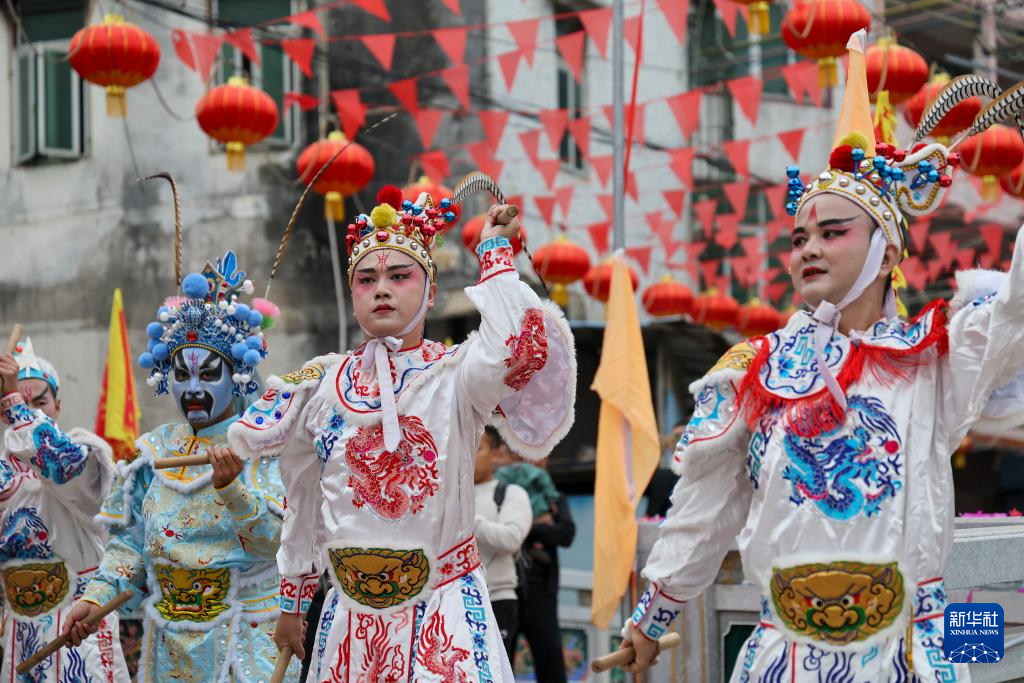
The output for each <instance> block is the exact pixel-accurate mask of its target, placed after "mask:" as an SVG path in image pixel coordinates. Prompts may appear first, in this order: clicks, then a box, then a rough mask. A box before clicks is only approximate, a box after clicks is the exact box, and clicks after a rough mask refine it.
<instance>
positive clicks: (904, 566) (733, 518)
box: [627, 31, 1024, 683]
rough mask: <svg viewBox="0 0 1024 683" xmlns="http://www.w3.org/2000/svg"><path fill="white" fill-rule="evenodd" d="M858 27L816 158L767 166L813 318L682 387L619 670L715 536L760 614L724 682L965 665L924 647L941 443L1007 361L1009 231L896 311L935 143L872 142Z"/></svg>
mask: <svg viewBox="0 0 1024 683" xmlns="http://www.w3.org/2000/svg"><path fill="white" fill-rule="evenodd" d="M863 33H864V32H863V31H861V32H859V33H858V34H855V35H854V36H853V37H852V38H851V41H850V45H849V47H850V66H849V71H850V73H849V76H848V78H847V92H846V99H845V100H844V102H843V116H842V118H841V120H840V127H839V131H837V135H836V143H835V144H836V146H835V148H834V150H833V151H832V154H831V157H830V159H829V165H828V167H827V168H826V169H825V170H824V171H823V172H822V173H821V174H820V175H818V176H817V177H816V178H814V179H813V180H812V181H811V182H810V184H809V185H808V186H807V187H806V188H805V187H804V186H803V183H802V182H801V181H800V180H799V170H798V169H795V168H790V169H789V171H788V175H789V177H790V178H791V181H790V202H789V204H788V205H787V209H788V211H789V212H790V214H791V215H795V226H794V229H793V233H792V240H793V252H792V256H791V263H790V268H791V275H792V278H793V282H794V285H795V287H796V289H797V291H798V292H799V293H800V294H801V295H802V297H803V299H804V301H806V302H807V303H808V304H809V305H810V307H811V308H812V310H813V313H807V312H798V313H796V314H795V315H794V316H793V317H792V318H791V319H790V320H789V322H788V323H787V324H786V326H785V327H784V328H782V329H780V330H778V331H776V332H773V333H772V334H769V335H767V336H764V337H756V338H753V339H751V340H748V341H746V342H744V343H742V344H739V345H737V346H736V347H734V348H733V349H732V350H730V351H729V352H728V353H727V354H726V355H725V356H724V357H723V358H722V359H721V360H720V361H719V362H718V363H717V364H716V365H715V366H714V367H713V368H712V369H711V371H710V372H709V373H708V374H707V375H706V376H705V377H704V378H703V379H701V380H699V381H698V382H695V383H694V384H693V385H692V386H691V391H692V392H693V394H694V396H695V398H696V407H695V409H694V415H693V418H692V419H691V421H690V423H689V426H688V427H687V429H686V432H685V433H684V435H683V437H682V438H681V440H680V442H679V446H678V448H677V450H676V454H675V458H674V462H673V468H674V469H675V471H676V472H677V473H678V474H679V475H680V476H681V479H680V481H679V483H678V485H677V486H676V489H675V491H674V493H673V498H672V501H673V507H672V509H671V511H670V512H669V515H668V518H667V519H666V521H665V522H664V524H662V526H661V529H660V534H659V540H658V541H657V543H656V544H655V546H654V548H653V550H652V553H651V556H650V559H649V561H648V563H647V566H646V567H645V568H644V570H643V576H644V577H645V578H646V579H648V580H649V581H650V585H649V588H648V590H647V592H646V593H645V595H644V596H643V598H642V599H641V601H640V603H639V605H638V606H637V608H636V610H635V612H634V614H633V617H632V619H631V624H630V627H629V628H628V630H627V640H628V641H630V642H631V643H632V644H633V645H634V646H635V649H636V661H635V662H634V664H632V665H631V666H629V667H627V670H629V671H637V670H641V669H643V668H645V667H646V666H648V665H649V664H650V663H651V661H652V660H653V657H654V654H655V653H656V646H655V644H654V640H655V639H656V638H657V637H658V636H660V635H661V634H663V633H665V632H666V631H667V630H668V629H669V628H670V627H671V624H672V622H673V620H674V619H675V617H676V616H677V615H678V614H679V612H680V608H681V606H682V604H683V602H684V601H686V600H690V599H692V598H694V597H696V596H697V595H699V594H700V593H701V592H703V591H704V590H705V589H706V588H707V587H708V586H709V585H710V584H711V583H712V581H714V579H715V576H716V574H717V572H718V568H719V566H720V564H721V561H722V558H723V556H724V555H725V553H726V551H727V550H728V548H729V546H730V545H731V543H732V542H733V541H734V539H735V540H737V541H738V544H739V549H740V554H741V556H742V559H743V568H744V574H745V576H746V577H747V579H749V580H750V581H752V582H753V583H754V584H755V585H756V586H758V587H759V588H760V589H761V593H762V603H761V604H762V607H761V621H760V625H759V626H758V627H757V628H756V629H755V630H754V632H753V634H752V635H751V636H750V638H749V639H748V640H747V643H746V646H745V648H744V649H743V651H742V652H741V654H740V656H739V659H738V661H737V662H736V667H735V669H734V673H733V677H732V680H733V681H734V682H746V681H786V682H790V681H799V682H801V683H810V682H811V681H813V682H814V683H822V682H824V681H829V682H832V681H834V682H837V683H838V682H839V681H842V682H843V683H883V682H886V681H942V682H948V681H961V682H962V681H967V680H968V673H967V668H966V666H964V665H960V664H957V665H954V664H952V663H950V662H948V661H946V660H945V659H944V656H943V651H942V645H943V633H944V627H943V610H944V608H945V605H946V595H945V591H944V589H943V582H942V575H943V570H944V567H945V564H946V560H947V558H948V557H949V552H950V548H951V546H952V542H953V527H954V519H953V477H952V470H951V466H950V455H951V454H952V453H953V451H954V449H955V448H956V447H957V446H958V444H959V443H960V441H961V439H962V438H963V437H964V435H965V434H966V433H967V431H968V430H969V429H970V427H971V426H972V425H973V424H974V423H975V422H976V421H977V420H979V418H982V417H984V413H985V411H986V406H987V405H988V403H989V399H990V397H991V396H992V395H993V392H994V391H995V390H997V389H998V388H999V387H1000V385H1003V384H1005V383H1006V381H1007V378H1010V377H1013V376H1014V375H1015V374H1016V373H1018V372H1019V371H1020V369H1021V367H1022V366H1024V239H1022V238H1021V236H1020V235H1019V234H1018V237H1017V245H1016V250H1015V253H1014V258H1013V262H1012V265H1011V268H1010V272H1009V274H1008V275H1007V274H990V273H984V272H982V273H978V272H971V273H962V274H960V276H958V280H960V284H961V287H960V292H959V294H958V296H957V300H955V301H954V302H953V304H952V305H951V306H950V305H947V304H946V302H943V301H936V302H934V303H932V304H930V305H929V306H927V307H926V308H925V309H924V310H923V311H922V312H921V313H920V314H919V315H918V316H917V317H916V318H914V319H913V320H910V321H904V320H901V319H900V318H899V317H898V316H897V315H896V305H895V297H894V294H893V290H892V288H891V286H890V274H891V272H892V271H893V269H894V267H895V266H896V265H897V263H898V262H899V260H900V259H901V258H902V256H903V254H904V250H905V248H906V222H905V220H904V215H907V214H925V213H927V212H929V211H931V210H934V209H935V208H936V207H937V206H938V204H939V200H940V198H941V195H942V193H943V191H944V189H945V188H946V187H948V186H949V184H950V182H951V179H950V176H949V175H948V173H950V171H949V168H948V167H949V166H950V165H953V164H955V163H956V157H954V156H952V155H950V154H949V153H948V151H947V149H946V148H945V147H944V146H943V145H941V144H927V145H919V146H916V147H914V148H913V149H912V150H911V151H910V152H904V151H901V150H896V149H895V148H894V147H893V146H892V145H887V144H883V143H880V144H877V145H876V143H875V139H874V131H873V129H872V122H871V118H870V110H869V106H868V99H867V97H868V96H867V87H866V78H865V75H864V54H863V50H864V42H863V41H864V35H863ZM954 95H956V93H954ZM965 96H966V94H965ZM940 99H941V98H940ZM932 113H934V112H932ZM933 118H934V117H932V116H931V113H930V114H928V115H926V116H925V117H924V119H923V124H922V125H927V123H928V122H929V121H931V120H933ZM927 132H928V130H919V131H918V134H919V137H921V136H923V135H924V134H926V133H927ZM1018 395H1019V394H1018ZM1021 405H1022V404H1021V402H1020V401H1019V400H1017V401H1016V402H1015V403H1014V401H1012V400H1009V401H1003V402H1002V404H1001V405H1000V406H999V412H1000V415H999V416H1000V417H1001V418H1003V419H1006V420H1011V421H1012V420H1015V419H1018V420H1024V415H1022V413H1021V412H1020V408H1021Z"/></svg>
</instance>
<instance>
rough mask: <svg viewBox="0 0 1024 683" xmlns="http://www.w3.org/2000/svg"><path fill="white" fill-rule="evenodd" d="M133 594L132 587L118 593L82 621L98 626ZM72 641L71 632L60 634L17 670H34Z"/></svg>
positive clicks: (20, 671)
mask: <svg viewBox="0 0 1024 683" xmlns="http://www.w3.org/2000/svg"><path fill="white" fill-rule="evenodd" d="M133 595H135V591H133V590H130V589H129V590H126V591H125V592H124V593H121V594H120V595H118V596H117V597H116V598H114V599H113V600H111V601H110V602H108V603H106V604H104V605H102V606H101V607H100V611H99V612H97V613H96V614H94V615H93V616H91V617H89V618H88V619H83V620H82V623H83V624H88V625H89V626H98V625H99V623H100V622H101V621H103V620H104V619H105V618H106V616H107V615H108V614H110V613H111V612H113V611H114V610H116V609H117V608H118V607H120V606H121V605H123V604H124V603H126V602H128V601H129V600H131V599H132V596H133ZM70 641H71V634H70V633H67V634H66V635H63V636H59V637H57V638H55V639H53V640H51V641H50V642H48V643H47V644H46V645H44V646H43V648H42V649H41V650H39V651H38V652H36V653H35V654H34V655H32V656H31V657H29V658H28V659H26V660H25V661H23V662H22V663H21V664H19V665H18V668H17V669H16V671H17V672H18V674H19V675H21V674H24V673H28V672H29V671H31V670H32V668H33V667H35V666H36V665H38V664H39V662H41V661H43V660H44V659H46V658H47V657H49V656H50V655H52V654H53V653H55V652H56V651H57V650H59V649H61V648H62V647H64V646H65V645H67V644H68V642H70Z"/></svg>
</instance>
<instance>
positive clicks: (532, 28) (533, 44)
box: [507, 19, 540, 66]
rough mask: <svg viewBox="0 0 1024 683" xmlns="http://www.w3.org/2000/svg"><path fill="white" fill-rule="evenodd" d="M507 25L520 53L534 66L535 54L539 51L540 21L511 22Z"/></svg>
mask: <svg viewBox="0 0 1024 683" xmlns="http://www.w3.org/2000/svg"><path fill="white" fill-rule="evenodd" d="M507 25H508V30H509V32H510V33H511V34H512V39H513V40H514V41H516V47H518V48H519V52H520V53H522V56H523V57H525V58H526V63H527V64H529V65H530V66H533V54H534V52H536V51H537V29H538V28H540V19H524V20H522V21H510V22H509V23H508V24H507Z"/></svg>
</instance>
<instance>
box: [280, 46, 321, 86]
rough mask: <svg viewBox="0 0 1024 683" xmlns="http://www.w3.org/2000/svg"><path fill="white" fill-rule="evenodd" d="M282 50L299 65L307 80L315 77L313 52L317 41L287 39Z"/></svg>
mask: <svg viewBox="0 0 1024 683" xmlns="http://www.w3.org/2000/svg"><path fill="white" fill-rule="evenodd" d="M281 49H282V50H284V51H285V53H286V54H287V55H288V56H289V57H291V58H292V61H293V62H295V63H296V64H298V65H299V68H300V69H302V73H304V74H306V78H312V77H313V50H315V49H316V41H315V40H313V39H312V38H285V39H284V40H282V41H281Z"/></svg>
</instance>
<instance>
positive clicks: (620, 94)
mask: <svg viewBox="0 0 1024 683" xmlns="http://www.w3.org/2000/svg"><path fill="white" fill-rule="evenodd" d="M613 1H614V4H613V10H612V112H613V113H612V168H613V175H612V196H613V198H614V204H613V208H614V216H613V217H612V218H613V221H612V248H613V249H616V250H617V249H623V248H625V246H626V169H625V162H626V126H625V123H626V121H625V115H624V112H623V102H624V100H625V93H626V84H625V82H624V80H623V66H624V63H625V51H626V46H625V42H626V41H625V29H624V17H625V10H624V7H623V6H624V0H613ZM637 59H639V56H638V57H637Z"/></svg>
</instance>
